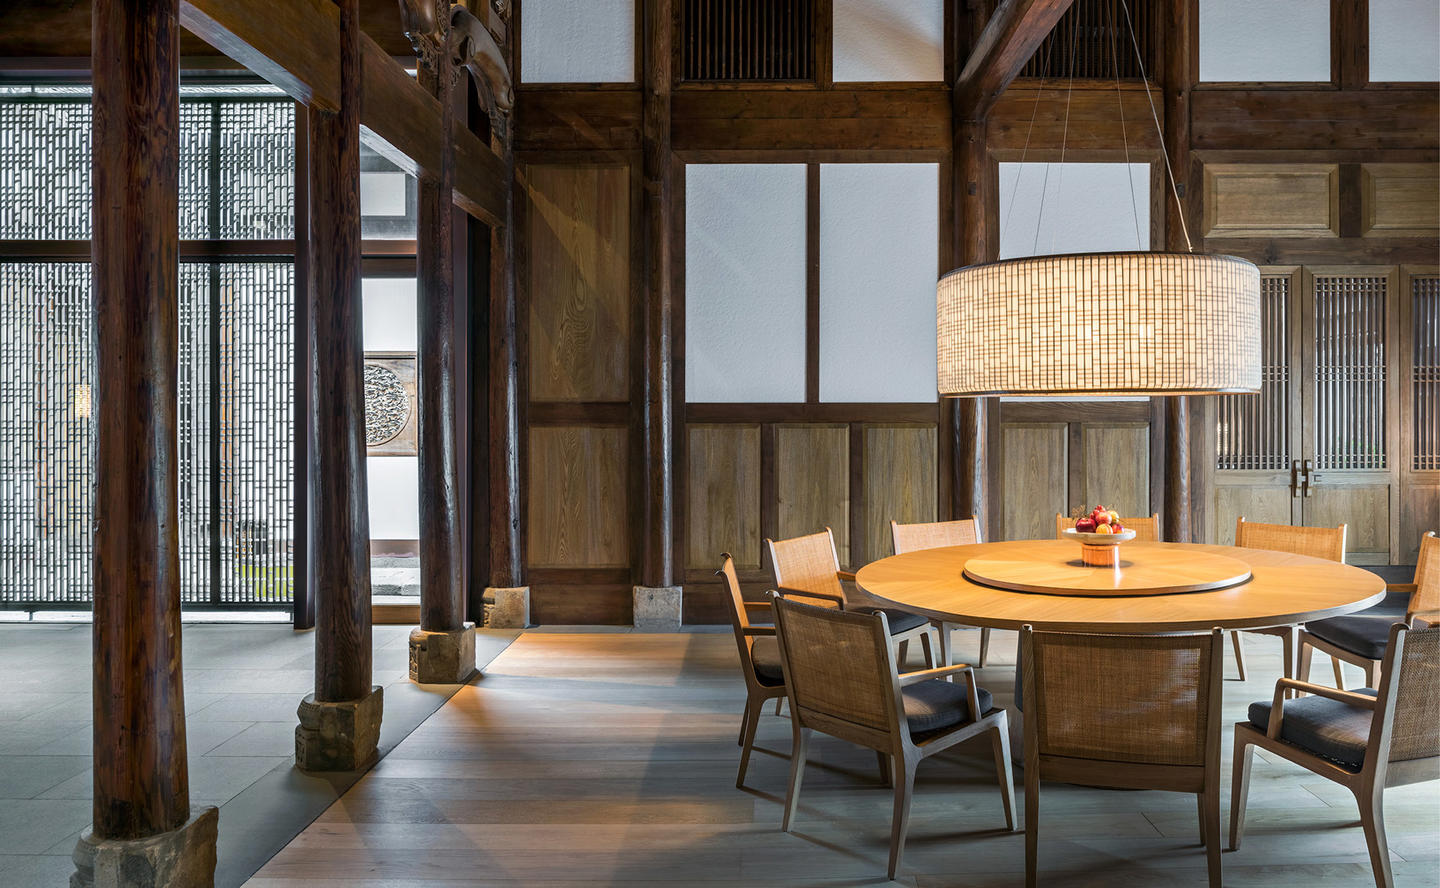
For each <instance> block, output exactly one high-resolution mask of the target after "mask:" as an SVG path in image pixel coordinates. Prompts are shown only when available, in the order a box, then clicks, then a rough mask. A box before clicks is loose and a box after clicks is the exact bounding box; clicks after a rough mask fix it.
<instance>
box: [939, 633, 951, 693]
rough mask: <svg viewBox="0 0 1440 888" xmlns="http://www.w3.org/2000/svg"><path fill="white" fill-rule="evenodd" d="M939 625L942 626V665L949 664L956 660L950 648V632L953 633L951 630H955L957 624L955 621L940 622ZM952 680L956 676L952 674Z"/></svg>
mask: <svg viewBox="0 0 1440 888" xmlns="http://www.w3.org/2000/svg"><path fill="white" fill-rule="evenodd" d="M939 627H940V665H941V666H949V665H950V664H951V663H952V662H954V661H953V659H952V656H953V655H952V653H951V650H950V642H951V638H950V633H951V631H953V630H954V628H955V624H954V623H940V624H939ZM951 681H954V676H951Z"/></svg>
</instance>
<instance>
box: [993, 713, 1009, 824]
mask: <svg viewBox="0 0 1440 888" xmlns="http://www.w3.org/2000/svg"><path fill="white" fill-rule="evenodd" d="M990 746H991V748H992V749H993V750H994V752H995V775H996V776H997V777H999V778H1000V801H1001V802H1003V803H1004V805H1005V828H1006V829H1008V830H1010V831H1011V832H1014V831H1015V772H1014V771H1013V770H1012V769H1011V767H1010V725H1009V724H1008V723H1007V720H1006V719H1003V718H1002V719H1000V721H999V722H997V723H996V725H995V727H994V728H993V729H992V730H991V731H990Z"/></svg>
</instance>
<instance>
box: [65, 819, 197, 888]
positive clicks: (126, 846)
mask: <svg viewBox="0 0 1440 888" xmlns="http://www.w3.org/2000/svg"><path fill="white" fill-rule="evenodd" d="M219 822H220V812H219V810H218V809H216V808H213V807H209V806H207V807H203V808H201V807H196V808H191V809H190V819H189V820H187V821H185V823H184V825H182V826H181V827H180V828H179V829H174V830H171V831H170V832H163V833H158V834H156V835H153V836H146V837H145V838H143V839H100V838H96V837H95V835H94V834H93V833H91V831H90V830H88V829H87V830H86V831H85V833H84V834H83V835H81V836H80V841H79V843H77V844H76V845H75V853H74V854H73V855H71V859H73V860H74V861H75V872H74V873H73V874H72V875H71V876H70V888H213V886H214V884H215V836H216V834H217V827H218V824H219Z"/></svg>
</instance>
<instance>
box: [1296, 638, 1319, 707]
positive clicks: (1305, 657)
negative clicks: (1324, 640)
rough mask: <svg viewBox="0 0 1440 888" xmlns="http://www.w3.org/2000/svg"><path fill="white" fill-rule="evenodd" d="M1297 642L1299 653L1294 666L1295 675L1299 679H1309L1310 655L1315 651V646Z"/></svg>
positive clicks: (1301, 695)
mask: <svg viewBox="0 0 1440 888" xmlns="http://www.w3.org/2000/svg"><path fill="white" fill-rule="evenodd" d="M1299 644H1300V653H1299V655H1298V657H1297V660H1298V662H1297V663H1296V666H1295V677H1296V678H1298V679H1300V680H1301V681H1309V680H1310V661H1311V655H1312V654H1314V653H1315V648H1313V647H1311V646H1310V645H1308V644H1306V643H1305V642H1303V641H1301V642H1299ZM1296 696H1300V697H1303V696H1305V695H1304V694H1297V695H1296Z"/></svg>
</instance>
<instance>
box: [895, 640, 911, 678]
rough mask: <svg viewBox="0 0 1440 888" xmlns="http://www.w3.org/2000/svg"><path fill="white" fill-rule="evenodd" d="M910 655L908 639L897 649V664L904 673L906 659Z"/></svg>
mask: <svg viewBox="0 0 1440 888" xmlns="http://www.w3.org/2000/svg"><path fill="white" fill-rule="evenodd" d="M909 653H910V639H908V638H907V639H905V640H904V641H901V642H900V644H899V645H898V646H897V647H896V648H895V663H896V665H898V666H899V667H900V670H901V671H902V672H903V671H905V658H906V656H908V655H909Z"/></svg>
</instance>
